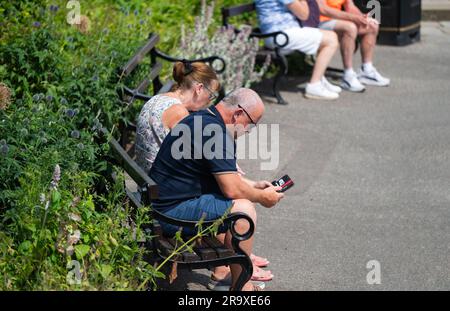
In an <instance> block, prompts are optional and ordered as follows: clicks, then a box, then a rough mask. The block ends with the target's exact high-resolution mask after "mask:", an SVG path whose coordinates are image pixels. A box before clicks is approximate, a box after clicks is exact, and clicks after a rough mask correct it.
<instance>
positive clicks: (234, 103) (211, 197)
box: [150, 88, 283, 290]
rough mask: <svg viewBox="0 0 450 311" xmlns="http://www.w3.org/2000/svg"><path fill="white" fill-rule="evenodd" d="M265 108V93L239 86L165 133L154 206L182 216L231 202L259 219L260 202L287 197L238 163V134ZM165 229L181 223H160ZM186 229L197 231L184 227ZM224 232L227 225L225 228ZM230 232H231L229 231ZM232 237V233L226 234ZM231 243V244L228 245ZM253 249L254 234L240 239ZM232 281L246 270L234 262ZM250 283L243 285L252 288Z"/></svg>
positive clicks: (208, 214) (240, 227)
mask: <svg viewBox="0 0 450 311" xmlns="http://www.w3.org/2000/svg"><path fill="white" fill-rule="evenodd" d="M263 113H264V104H263V102H262V100H261V98H260V97H259V96H258V94H256V93H255V92H254V91H252V90H250V89H245V88H240V89H237V90H235V91H233V92H232V93H231V94H229V95H228V96H226V97H225V98H224V99H223V100H222V101H221V102H220V103H219V104H217V105H216V106H215V107H210V108H208V109H206V110H203V111H198V112H195V113H192V114H190V115H189V116H187V117H186V118H184V119H183V120H181V121H180V122H179V123H178V125H177V126H175V128H174V129H172V131H171V132H170V133H169V134H168V135H167V137H166V138H165V139H164V141H163V143H162V145H161V148H160V150H159V153H158V155H157V156H156V160H155V162H154V164H153V166H152V169H151V170H150V177H151V178H152V179H153V180H154V181H155V182H156V183H157V184H158V186H159V198H158V199H157V200H153V201H152V206H153V208H155V209H157V210H159V211H161V212H163V213H164V214H166V215H168V216H172V217H174V218H178V219H183V220H200V219H201V218H202V217H205V220H210V219H217V218H219V217H221V216H223V215H224V214H225V213H226V212H227V211H228V210H229V209H230V208H231V210H230V212H232V213H234V212H242V213H245V214H247V215H248V216H250V217H251V218H252V220H253V222H254V223H255V224H256V211H255V203H260V204H261V205H263V206H265V207H267V208H270V207H273V206H274V205H275V204H276V203H278V201H279V200H280V199H281V198H282V197H283V194H281V193H278V192H277V190H280V188H279V187H274V186H272V185H271V183H270V182H267V181H260V182H253V181H250V180H247V179H244V178H242V177H241V176H240V175H239V174H238V173H237V169H236V150H235V149H236V148H235V147H236V144H235V140H236V139H237V137H239V136H241V135H244V134H245V133H247V132H250V130H251V129H252V128H253V127H255V126H256V124H257V122H258V121H259V120H260V119H261V117H262V115H263ZM161 226H162V229H163V231H164V232H165V233H166V234H174V233H175V232H176V231H177V230H178V228H176V227H174V226H172V225H170V224H165V223H161ZM184 230H185V231H184V233H186V234H195V233H196V232H195V231H194V232H189V231H186V229H184ZM221 230H222V232H221V233H224V231H226V228H221ZM247 230H248V223H247V222H244V221H242V222H238V223H237V231H238V232H245V231H247ZM227 234H229V232H227ZM225 241H227V242H228V243H229V241H230V239H225ZM228 246H229V247H231V245H228ZM240 246H241V248H242V250H243V251H245V252H246V253H247V254H248V255H250V254H251V252H252V246H253V237H252V238H251V239H249V240H247V241H244V242H241V244H240ZM230 268H231V276H232V285H234V283H235V281H236V280H237V277H238V276H239V274H240V272H241V268H240V266H239V265H231V267H230ZM252 289H254V285H253V284H252V283H250V282H249V283H247V284H246V285H245V286H244V288H243V290H252Z"/></svg>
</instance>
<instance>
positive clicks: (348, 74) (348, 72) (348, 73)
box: [344, 68, 355, 78]
mask: <svg viewBox="0 0 450 311" xmlns="http://www.w3.org/2000/svg"><path fill="white" fill-rule="evenodd" d="M354 75H355V71H354V70H353V68H347V69H345V70H344V77H346V78H349V77H352V76H354Z"/></svg>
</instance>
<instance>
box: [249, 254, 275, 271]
mask: <svg viewBox="0 0 450 311" xmlns="http://www.w3.org/2000/svg"><path fill="white" fill-rule="evenodd" d="M250 260H251V261H252V262H253V264H254V265H255V266H257V267H260V268H264V267H267V266H268V265H269V263H270V261H268V260H267V259H266V258H262V257H259V256H256V255H254V254H251V255H250Z"/></svg>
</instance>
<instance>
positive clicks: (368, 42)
mask: <svg viewBox="0 0 450 311" xmlns="http://www.w3.org/2000/svg"><path fill="white" fill-rule="evenodd" d="M378 31H379V26H378V25H375V24H371V25H370V26H369V27H368V28H365V29H363V28H360V29H359V30H358V33H359V35H361V57H362V61H363V63H371V62H372V61H373V53H374V50H375V45H376V42H377V36H378Z"/></svg>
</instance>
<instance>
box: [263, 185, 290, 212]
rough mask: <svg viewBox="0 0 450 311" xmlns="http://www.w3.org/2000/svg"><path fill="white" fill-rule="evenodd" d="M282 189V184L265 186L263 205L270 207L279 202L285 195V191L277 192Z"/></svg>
mask: <svg viewBox="0 0 450 311" xmlns="http://www.w3.org/2000/svg"><path fill="white" fill-rule="evenodd" d="M280 190H281V187H280V186H277V187H274V186H272V185H270V186H269V187H267V188H265V189H264V190H263V195H262V200H261V202H260V203H261V205H262V206H264V207H269V208H270V207H273V206H274V205H275V204H277V203H278V202H279V201H280V200H281V199H282V198H283V197H284V194H283V193H280V192H277V191H280Z"/></svg>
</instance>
